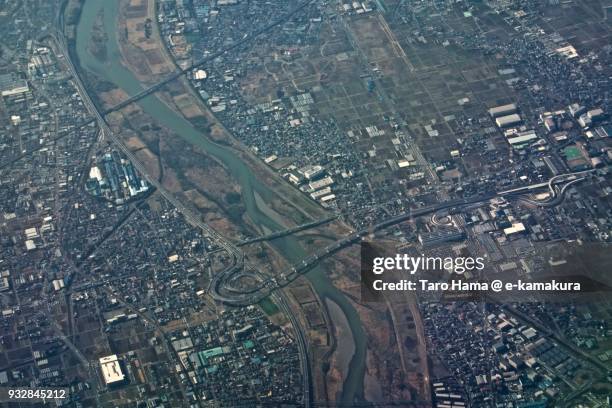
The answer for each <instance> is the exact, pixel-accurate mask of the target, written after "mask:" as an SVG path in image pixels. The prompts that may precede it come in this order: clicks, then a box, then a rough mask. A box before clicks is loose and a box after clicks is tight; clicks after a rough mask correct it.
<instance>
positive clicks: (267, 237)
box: [236, 214, 340, 247]
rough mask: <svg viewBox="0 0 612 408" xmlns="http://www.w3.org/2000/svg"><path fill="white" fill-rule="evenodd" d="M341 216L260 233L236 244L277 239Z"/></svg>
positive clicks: (241, 244) (243, 244) (239, 245)
mask: <svg viewBox="0 0 612 408" xmlns="http://www.w3.org/2000/svg"><path fill="white" fill-rule="evenodd" d="M339 216H340V215H337V214H336V215H332V216H331V217H327V218H324V219H322V220H317V221H313V222H308V223H306V224H301V225H297V226H295V227H293V228H289V229H285V230H281V231H277V232H273V233H270V234H266V235H260V236H258V237H255V238H249V239H245V240H244V241H240V242H238V243H237V244H236V246H238V247H241V246H245V245H249V244H253V243H255V242H261V241H270V240H273V239H276V238H280V237H284V236H286V235H291V234H295V233H297V232H300V231H304V230H307V229H311V228H315V227H318V226H319V225H323V224H327V223H328V222H331V221H334V220H336V219H337V218H338V217H339Z"/></svg>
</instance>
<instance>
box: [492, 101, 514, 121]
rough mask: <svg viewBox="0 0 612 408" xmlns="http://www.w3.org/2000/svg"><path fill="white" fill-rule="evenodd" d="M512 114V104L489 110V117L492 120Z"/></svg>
mask: <svg viewBox="0 0 612 408" xmlns="http://www.w3.org/2000/svg"><path fill="white" fill-rule="evenodd" d="M512 113H516V105H515V104H513V103H509V104H507V105H502V106H496V107H495V108H491V109H489V115H491V117H493V118H497V117H500V116H506V115H510V114H512Z"/></svg>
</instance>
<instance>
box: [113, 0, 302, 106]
mask: <svg viewBox="0 0 612 408" xmlns="http://www.w3.org/2000/svg"><path fill="white" fill-rule="evenodd" d="M313 1H314V0H307V1H305V2H303V3H301V4H300V5H298V6H297V7H295V8H293V9H292V10H291V11H289V12H288V13H286V14H284V15H283V16H281V17H279V18H277V19H276V20H274V21H272V22H271V23H270V24H268V25H267V26H264V27H262V28H260V29H259V30H256V31H254V32H252V33H247V34H246V35H245V36H244V37H243V38H242V39H241V40H240V41H236V42H233V43H232V44H230V45H228V46H226V47H223V48H221V49H220V50H219V51H216V52H214V53H212V54H209V55H207V56H206V57H204V58H201V59H200V60H198V61H196V62H194V63H193V64H191V65H189V66H188V67H186V68H182V69H179V70H177V71H176V72H174V73H173V74H170V75H169V76H168V77H166V78H165V79H163V80H161V81H160V82H158V83H157V84H155V85H152V86H150V87H148V88H146V89H143V90H142V91H140V92H139V93H137V94H135V95H132V96H131V97H129V98H128V99H126V100H124V101H122V102H120V103H118V104H117V105H115V106H113V107H111V108H109V109H107V110H106V111H104V112H103V113H102V116H106V115H107V114H109V113H111V112H114V111H118V110H121V109H123V108H125V107H126V106H128V105H130V104H132V103H134V102H137V101H139V100H140V99H142V98H145V97H147V96H148V95H150V94H152V93H154V92H157V91H158V90H160V89H161V88H162V87H163V86H164V85H166V84H168V83H169V82H172V81H174V80H175V79H177V78H179V77H180V76H182V75H184V74H186V73H187V72H190V71H191V70H193V69H195V68H198V67H200V66H202V65H204V64H206V63H208V62H211V61H213V60H214V59H215V58H217V57H220V56H222V55H225V54H227V53H228V52H230V51H232V50H234V49H236V48H238V47H240V46H241V45H244V44H247V43H249V42H251V41H253V40H255V39H256V38H257V37H259V36H260V35H261V34H263V33H265V32H267V31H270V30H271V29H272V28H274V27H276V26H277V25H280V24H282V23H284V22H286V21H288V20H289V19H290V18H291V17H292V16H293V15H295V14H296V13H297V12H299V11H300V10H302V9H304V8H305V7H306V6H308V5H309V4H310V3H312V2H313Z"/></svg>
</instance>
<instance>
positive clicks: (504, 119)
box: [495, 113, 521, 128]
mask: <svg viewBox="0 0 612 408" xmlns="http://www.w3.org/2000/svg"><path fill="white" fill-rule="evenodd" d="M495 123H496V124H497V126H499V127H500V128H506V127H510V126H513V125H517V124H519V123H521V117H520V116H519V115H517V114H516V113H513V114H512V115H507V116H500V117H499V118H496V119H495Z"/></svg>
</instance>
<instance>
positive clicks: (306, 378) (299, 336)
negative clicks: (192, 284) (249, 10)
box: [53, 0, 336, 407]
mask: <svg viewBox="0 0 612 408" xmlns="http://www.w3.org/2000/svg"><path fill="white" fill-rule="evenodd" d="M312 1H313V0H309V1H307V2H304V3H303V4H301V5H300V6H298V7H297V8H295V9H293V10H292V11H291V12H290V13H289V14H287V15H285V16H283V17H281V18H279V19H278V20H275V21H274V22H273V23H271V24H270V25H268V26H266V27H264V28H263V29H261V30H258V31H257V32H256V33H255V34H253V35H252V36H250V37H246V38H245V39H244V40H243V41H241V42H239V43H236V44H233V45H230V46H229V47H227V48H226V49H225V50H222V51H220V52H219V53H217V55H211V56H208V57H207V58H205V59H203V60H201V61H199V62H198V63H196V64H194V65H193V66H192V67H191V68H193V67H196V66H199V65H202V64H203V63H205V62H207V61H210V60H212V59H214V58H216V56H218V55H221V54H223V53H225V52H227V51H229V50H230V49H233V48H235V47H238V46H239V45H241V44H243V43H245V42H247V41H250V40H251V39H253V38H255V37H256V36H258V35H260V34H262V33H263V32H265V31H267V30H269V29H271V28H272V27H274V26H276V25H278V24H280V23H282V22H283V21H286V20H287V19H289V18H290V17H291V16H292V15H293V14H295V13H296V12H298V11H299V10H301V9H303V8H304V7H306V6H307V5H308V4H310V3H311V2H312ZM58 28H59V29H58V34H57V35H56V36H54V37H53V38H54V40H55V44H56V45H57V47H58V50H57V51H59V52H58V53H62V54H64V55H65V62H66V65H67V66H68V68H69V70H70V72H71V74H72V76H73V78H74V83H75V85H76V86H77V88H78V90H79V93H80V94H81V97H82V99H83V102H84V103H85V105H86V107H87V109H88V110H89V111H90V112H91V113H93V114H94V115H95V119H92V120H91V121H90V122H88V123H91V122H94V121H97V123H98V125H99V126H100V129H101V132H102V134H103V136H104V137H107V138H108V139H109V140H111V141H112V142H113V143H114V145H115V146H117V147H118V148H119V149H120V150H121V151H122V152H123V154H125V156H126V157H127V158H128V159H129V160H130V161H131V162H132V164H133V165H134V167H135V168H136V169H137V170H138V171H139V172H140V174H142V175H143V177H145V179H146V180H147V182H149V183H150V184H151V185H152V186H154V187H155V188H156V189H157V191H158V192H159V193H160V194H161V195H162V196H163V197H164V198H165V199H167V200H168V201H169V202H170V203H171V204H172V205H173V206H174V207H175V208H176V209H177V210H178V211H179V212H181V214H183V216H184V217H185V219H186V220H187V221H188V222H189V223H191V224H192V225H194V226H196V227H199V228H201V229H202V230H203V231H204V233H205V234H206V235H208V236H209V237H210V238H211V239H213V240H214V241H215V243H217V244H219V245H221V247H222V248H223V249H224V250H225V251H227V253H228V254H229V255H230V256H231V257H232V258H233V261H234V262H233V266H231V267H229V268H228V270H226V271H223V272H221V274H222V275H223V276H231V275H233V274H234V273H235V272H236V271H240V270H242V269H246V268H248V266H247V265H245V262H244V255H243V253H242V252H241V251H240V250H239V249H238V248H237V247H235V246H234V245H232V244H231V243H230V242H229V241H228V240H226V239H225V238H224V237H222V236H221V235H220V234H218V233H217V232H216V231H215V230H213V229H212V228H210V227H209V226H208V225H206V224H205V223H203V222H202V220H201V219H200V218H199V217H197V216H196V215H195V214H193V213H192V212H191V210H190V209H188V208H187V207H185V206H184V205H183V204H182V203H181V202H180V201H179V200H178V199H177V198H176V197H174V195H173V194H172V193H170V192H168V191H167V190H166V189H165V188H164V187H163V186H162V185H161V183H160V182H159V181H158V180H157V179H155V178H153V177H151V176H150V175H149V173H148V172H147V169H146V168H145V167H144V165H143V164H142V163H141V162H140V161H139V160H138V159H137V158H136V157H135V156H134V155H133V154H132V152H131V151H130V150H129V148H128V147H127V146H126V145H125V144H124V143H123V141H122V140H121V139H120V138H119V137H117V136H116V135H114V134H113V132H112V130H111V129H110V127H109V126H108V123H107V122H106V119H105V117H104V116H105V115H106V114H107V113H109V112H110V111H115V110H118V109H121V107H119V106H115V107H113V108H111V110H110V111H106V112H100V111H99V110H98V108H97V107H96V105H95V104H94V103H93V101H92V100H91V98H90V96H89V94H88V92H87V90H86V89H85V87H84V85H83V83H82V81H81V78H80V76H79V74H78V71H77V69H76V68H75V66H74V64H73V62H72V61H71V59H70V58H69V54H68V47H67V44H66V40H65V38H64V36H63V32H62V31H61V25H58ZM191 68H187V69H185V70H182V71H179V72H177V73H176V74H173V77H169V78H167V79H166V80H165V82H163V83H160V84H157V85H155V86H153V87H151V88H148V90H145V91H144V92H141V93H140V94H138V95H135V96H134V97H132V98H130V99H129V100H126V101H124V102H122V103H121V104H120V105H123V106H127V104H129V103H132V102H135V101H137V100H139V99H140V98H143V97H145V96H147V95H149V94H150V93H152V92H155V90H157V89H159V88H160V87H161V86H163V85H165V84H166V83H168V82H170V81H171V80H174V79H176V78H178V77H179V76H180V75H182V74H184V73H185V72H186V71H188V70H189V69H191ZM126 102H129V103H126ZM335 218H336V216H334V217H330V219H325V220H320V221H317V222H315V223H316V224H317V225H321V224H323V223H325V222H329V221H331V220H332V219H335ZM304 228H305V226H299V227H297V230H301V229H304ZM282 235H283V234H280V236H282ZM272 298H273V300H274V301H275V303H276V304H277V305H278V306H279V307H280V308H281V310H282V311H283V312H284V313H285V315H286V316H287V317H288V318H289V320H290V321H291V324H292V326H293V328H294V332H295V340H296V344H297V346H298V350H299V355H300V363H301V365H302V379H303V389H304V397H303V401H302V402H303V405H304V406H306V407H310V406H311V387H312V384H311V379H310V377H311V376H310V364H309V360H308V351H307V343H306V336H305V334H304V332H303V330H302V328H301V325H300V324H299V322H298V321H297V318H296V317H295V316H294V315H293V312H292V311H291V310H290V308H289V306H288V304H287V300H286V298H285V295H284V293H282V292H277V293H275V294H274V296H273V297H272ZM141 317H143V318H146V316H141ZM152 323H153V324H155V325H156V323H155V322H152ZM162 333H163V332H162ZM175 357H176V356H175ZM188 378H189V376H188ZM189 380H190V382H191V379H189ZM191 385H192V386H193V385H194V384H191Z"/></svg>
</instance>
